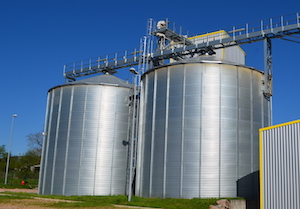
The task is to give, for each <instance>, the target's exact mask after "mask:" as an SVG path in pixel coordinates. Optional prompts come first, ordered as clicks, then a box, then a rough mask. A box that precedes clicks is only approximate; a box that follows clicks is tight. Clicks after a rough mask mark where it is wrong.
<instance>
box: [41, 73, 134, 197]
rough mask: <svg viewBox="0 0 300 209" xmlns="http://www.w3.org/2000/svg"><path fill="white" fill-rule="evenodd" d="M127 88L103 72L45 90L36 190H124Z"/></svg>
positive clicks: (103, 192)
mask: <svg viewBox="0 0 300 209" xmlns="http://www.w3.org/2000/svg"><path fill="white" fill-rule="evenodd" d="M130 87H131V85H130V84H128V83H127V82H125V81H123V80H121V79H119V78H117V77H115V76H112V75H109V74H105V75H100V76H96V77H92V78H88V79H84V80H80V81H75V82H71V83H66V84H64V85H60V86H56V87H53V88H51V89H50V90H49V92H48V107H47V115H46V123H45V140H44V149H43V154H42V166H41V174H40V181H39V194H56V195H118V194H125V189H126V166H127V152H128V151H127V146H125V145H124V143H123V141H124V140H125V141H127V135H128V114H129V106H128V98H129V93H130Z"/></svg>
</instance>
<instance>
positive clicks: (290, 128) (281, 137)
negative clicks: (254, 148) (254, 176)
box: [260, 120, 300, 209]
mask: <svg viewBox="0 0 300 209" xmlns="http://www.w3.org/2000/svg"><path fill="white" fill-rule="evenodd" d="M299 140H300V120H297V121H293V122H289V123H285V124H281V125H276V126H271V127H268V128H263V129H260V182H261V185H260V189H261V194H260V195H261V198H260V199H261V209H273V208H300V202H299V198H300V185H299V183H300V158H299V153H300V141H299Z"/></svg>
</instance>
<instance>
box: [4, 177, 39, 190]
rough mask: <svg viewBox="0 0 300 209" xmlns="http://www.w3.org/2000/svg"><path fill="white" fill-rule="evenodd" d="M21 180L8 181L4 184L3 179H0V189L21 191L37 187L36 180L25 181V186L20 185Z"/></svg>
mask: <svg viewBox="0 0 300 209" xmlns="http://www.w3.org/2000/svg"><path fill="white" fill-rule="evenodd" d="M22 181H23V180H21V179H8V180H7V184H6V185H5V184H4V179H1V178H0V188H7V189H14V188H21V189H33V188H36V187H37V185H38V179H26V180H25V181H26V184H25V185H22V184H21V182H22Z"/></svg>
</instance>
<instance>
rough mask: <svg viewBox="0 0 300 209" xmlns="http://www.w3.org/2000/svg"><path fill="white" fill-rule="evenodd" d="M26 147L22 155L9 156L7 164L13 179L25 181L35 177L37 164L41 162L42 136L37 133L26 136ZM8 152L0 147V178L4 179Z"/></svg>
mask: <svg viewBox="0 0 300 209" xmlns="http://www.w3.org/2000/svg"><path fill="white" fill-rule="evenodd" d="M26 138H27V145H28V149H27V151H26V153H24V154H23V155H11V156H10V163H9V173H10V175H13V177H14V178H22V179H26V178H27V177H28V178H30V177H32V176H37V175H35V174H38V171H39V169H38V168H39V164H40V161H41V154H42V144H43V134H42V132H37V133H33V134H28V135H27V136H26ZM7 157H8V151H7V150H6V146H5V145H0V178H4V175H5V170H6V163H7Z"/></svg>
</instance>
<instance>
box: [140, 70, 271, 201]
mask: <svg viewBox="0 0 300 209" xmlns="http://www.w3.org/2000/svg"><path fill="white" fill-rule="evenodd" d="M261 76H262V74H261V73H260V72H258V71H254V70H251V69H248V68H245V67H237V66H231V65H224V64H223V65H222V64H185V65H173V66H169V67H164V68H159V69H156V70H154V71H153V72H150V73H147V74H145V75H144V78H143V85H144V89H143V90H142V94H144V95H143V97H142V98H143V101H141V103H142V104H144V107H143V109H144V111H143V115H144V117H143V119H142V123H143V124H142V126H141V127H142V129H143V131H141V142H142V143H143V147H142V150H141V152H139V153H141V155H142V157H141V159H142V160H143V162H142V163H141V169H140V172H138V175H141V176H138V179H140V183H139V184H138V185H139V187H138V188H137V190H138V192H139V195H140V196H146V197H163V198H164V197H180V198H193V197H221V196H222V197H224V196H226V197H235V196H237V185H236V184H237V181H238V180H239V179H241V178H243V177H245V176H247V175H249V174H251V173H253V172H255V171H257V170H258V167H259V160H258V152H259V151H258V130H259V128H261V127H264V124H265V123H267V122H265V121H264V120H265V116H264V111H265V110H268V109H269V102H268V101H267V100H266V99H264V98H263V95H262V92H261ZM267 119H268V118H267ZM252 183H253V182H249V184H252ZM244 190H245V192H247V191H246V189H244Z"/></svg>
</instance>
